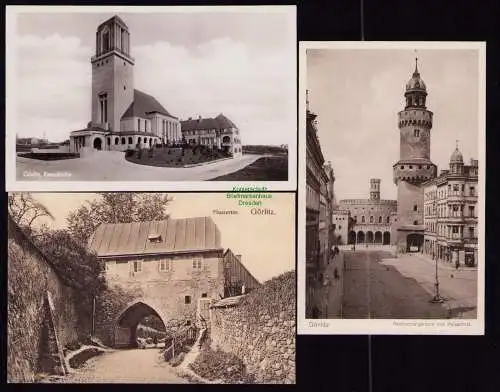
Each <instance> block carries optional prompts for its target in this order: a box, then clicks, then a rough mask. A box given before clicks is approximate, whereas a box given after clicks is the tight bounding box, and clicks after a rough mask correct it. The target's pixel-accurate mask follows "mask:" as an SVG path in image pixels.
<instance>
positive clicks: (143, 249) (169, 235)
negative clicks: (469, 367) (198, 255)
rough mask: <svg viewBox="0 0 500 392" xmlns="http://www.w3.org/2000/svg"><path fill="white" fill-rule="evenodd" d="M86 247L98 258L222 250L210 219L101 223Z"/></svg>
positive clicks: (219, 238)
mask: <svg viewBox="0 0 500 392" xmlns="http://www.w3.org/2000/svg"><path fill="white" fill-rule="evenodd" d="M89 247H90V249H91V250H93V251H95V252H96V253H97V256H99V257H104V256H122V255H146V254H156V253H178V252H195V251H206V250H222V247H221V235H220V231H219V229H218V227H217V226H216V224H215V222H214V221H213V220H212V218H210V217H197V218H185V219H168V220H163V221H149V222H131V223H105V224H101V225H100V226H99V227H98V228H97V230H96V231H95V233H94V234H93V236H92V237H91V239H90V241H89Z"/></svg>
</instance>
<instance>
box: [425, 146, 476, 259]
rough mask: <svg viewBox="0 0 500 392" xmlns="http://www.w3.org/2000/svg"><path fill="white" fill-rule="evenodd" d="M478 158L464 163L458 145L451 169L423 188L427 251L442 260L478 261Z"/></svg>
mask: <svg viewBox="0 0 500 392" xmlns="http://www.w3.org/2000/svg"><path fill="white" fill-rule="evenodd" d="M477 187H478V161H477V160H475V159H471V161H470V165H464V162H463V156H462V154H461V152H460V151H459V150H458V147H457V148H456V149H455V151H453V154H452V155H451V158H450V165H449V170H442V171H441V173H440V175H439V177H437V178H434V179H432V180H430V181H427V182H425V183H424V184H423V188H424V224H425V236H424V252H425V253H426V254H427V255H429V256H431V257H433V258H437V259H438V260H440V261H446V262H452V263H453V264H457V263H458V264H460V265H463V264H465V265H470V266H472V265H476V264H477V244H478V232H477V224H478V206H477V201H478V196H477V190H478V189H477Z"/></svg>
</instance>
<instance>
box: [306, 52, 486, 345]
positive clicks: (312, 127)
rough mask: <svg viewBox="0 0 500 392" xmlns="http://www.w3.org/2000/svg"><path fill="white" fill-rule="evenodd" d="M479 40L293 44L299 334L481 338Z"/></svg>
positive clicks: (482, 149)
mask: <svg viewBox="0 0 500 392" xmlns="http://www.w3.org/2000/svg"><path fill="white" fill-rule="evenodd" d="M485 51H486V45H485V43H481V42H468V43H461V42H446V43H443V42H404V43H403V42H390V43H389V42H301V43H300V53H299V69H300V82H299V84H300V106H299V113H300V128H299V129H300V130H301V132H300V133H299V134H300V139H299V143H300V144H299V145H300V148H301V150H300V153H299V156H300V168H299V184H300V185H299V188H298V197H299V211H298V241H299V242H298V247H299V249H298V255H299V256H298V319H299V323H298V331H299V333H301V334H384V335H386V334H445V335H446V334H448V335H483V334H484V318H485V315H484V268H485V256H484V250H485V248H484V238H485V237H484V236H485V224H484V219H485V204H484V200H485V163H486V161H485V143H486V141H485V134H486V132H485V83H486V79H485V78H486V76H485V75H486V74H485Z"/></svg>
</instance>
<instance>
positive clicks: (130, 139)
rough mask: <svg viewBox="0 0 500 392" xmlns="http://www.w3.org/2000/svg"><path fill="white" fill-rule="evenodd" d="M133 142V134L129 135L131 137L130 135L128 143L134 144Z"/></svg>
mask: <svg viewBox="0 0 500 392" xmlns="http://www.w3.org/2000/svg"><path fill="white" fill-rule="evenodd" d="M132 143H133V141H132V137H131V136H129V137H128V144H132Z"/></svg>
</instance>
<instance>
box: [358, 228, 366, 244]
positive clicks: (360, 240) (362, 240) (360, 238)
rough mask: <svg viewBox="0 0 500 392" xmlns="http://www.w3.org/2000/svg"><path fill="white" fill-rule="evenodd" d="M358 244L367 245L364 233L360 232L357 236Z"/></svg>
mask: <svg viewBox="0 0 500 392" xmlns="http://www.w3.org/2000/svg"><path fill="white" fill-rule="evenodd" d="M356 242H357V243H358V244H364V243H365V233H364V232H362V231H358V235H357V241H356Z"/></svg>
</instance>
